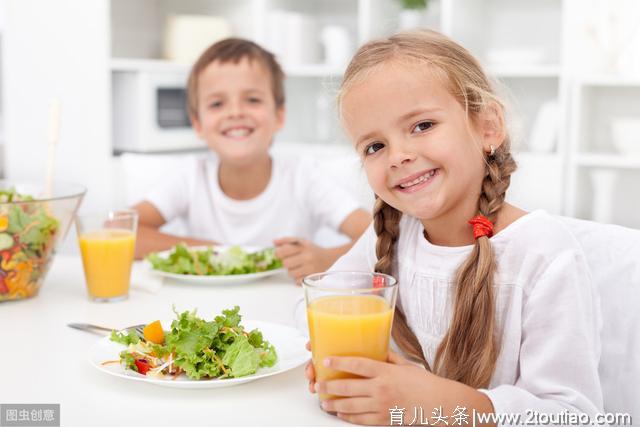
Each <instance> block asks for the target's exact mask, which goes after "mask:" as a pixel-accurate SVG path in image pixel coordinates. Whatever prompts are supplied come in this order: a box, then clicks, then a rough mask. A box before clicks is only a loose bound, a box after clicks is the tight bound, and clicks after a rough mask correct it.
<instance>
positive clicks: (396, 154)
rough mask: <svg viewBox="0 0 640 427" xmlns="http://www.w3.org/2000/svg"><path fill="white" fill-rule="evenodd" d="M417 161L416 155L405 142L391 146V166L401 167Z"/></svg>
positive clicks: (391, 144)
mask: <svg viewBox="0 0 640 427" xmlns="http://www.w3.org/2000/svg"><path fill="white" fill-rule="evenodd" d="M415 159H416V155H415V153H414V152H413V150H412V149H411V147H409V144H406V143H404V142H399V143H397V142H396V143H393V142H392V143H390V144H389V166H391V167H392V168H393V167H400V166H401V165H403V164H407V163H411V162H412V161H414V160H415Z"/></svg>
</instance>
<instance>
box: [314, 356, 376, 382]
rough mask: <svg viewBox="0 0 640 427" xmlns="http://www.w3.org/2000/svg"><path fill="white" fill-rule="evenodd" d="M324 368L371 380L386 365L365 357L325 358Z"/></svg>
mask: <svg viewBox="0 0 640 427" xmlns="http://www.w3.org/2000/svg"><path fill="white" fill-rule="evenodd" d="M322 363H324V366H326V367H328V368H331V369H334V370H336V371H342V372H350V373H352V374H356V375H359V376H361V377H366V378H373V377H375V376H378V374H380V372H381V371H382V370H383V369H384V368H386V367H387V366H388V364H387V363H384V362H378V361H377V360H372V359H367V358H366V357H336V356H333V357H327V358H326V359H324V360H323V361H322Z"/></svg>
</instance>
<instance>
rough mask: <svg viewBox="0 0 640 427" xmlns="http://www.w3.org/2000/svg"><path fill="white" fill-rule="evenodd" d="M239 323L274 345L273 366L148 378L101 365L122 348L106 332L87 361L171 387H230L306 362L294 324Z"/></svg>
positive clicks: (115, 372)
mask: <svg viewBox="0 0 640 427" xmlns="http://www.w3.org/2000/svg"><path fill="white" fill-rule="evenodd" d="M162 324H163V325H167V324H170V322H162ZM241 325H243V326H244V328H245V330H247V331H251V330H253V329H255V328H258V329H260V331H261V332H262V336H263V337H264V339H265V340H267V341H269V342H270V343H271V344H272V345H273V346H274V347H275V349H276V353H277V354H278V361H277V363H276V364H275V365H274V366H272V367H270V368H260V369H258V371H257V372H256V373H255V374H253V375H247V376H246V377H240V378H228V379H208V380H192V379H189V377H187V376H186V375H184V374H183V375H180V376H179V377H177V378H176V379H175V380H174V379H171V377H169V378H167V379H158V378H150V377H146V376H145V375H141V374H139V373H137V372H134V371H131V370H125V369H124V368H123V367H122V366H121V365H120V364H118V363H110V364H108V365H103V364H102V363H103V362H106V361H109V360H119V359H120V357H119V355H120V352H121V351H122V350H124V349H125V347H124V346H123V345H122V344H118V343H115V342H113V341H110V340H109V337H108V336H106V337H104V338H101V339H100V340H99V341H98V342H97V343H96V344H95V345H94V346H93V347H92V349H91V352H90V355H89V362H90V363H91V364H92V365H93V366H94V367H96V368H97V369H98V370H100V371H102V372H105V373H107V374H109V375H113V376H116V377H120V378H124V379H126V380H132V381H142V382H146V383H150V384H156V385H159V386H165V387H175V388H219V387H230V386H234V385H238V384H243V383H247V382H249V381H255V380H258V379H260V378H266V377H270V376H272V375H277V374H281V373H283V372H286V371H289V370H291V369H294V368H297V367H298V366H300V365H302V364H304V363H306V362H307V361H308V360H309V359H310V357H311V353H309V352H308V351H307V350H306V349H305V348H304V346H305V343H306V342H307V341H308V339H307V338H306V337H304V336H303V335H301V334H300V332H298V330H297V329H295V328H292V327H290V326H285V325H280V324H277V323H269V322H260V321H250V320H243V321H242V323H241Z"/></svg>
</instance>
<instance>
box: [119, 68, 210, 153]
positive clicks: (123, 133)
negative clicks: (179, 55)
mask: <svg viewBox="0 0 640 427" xmlns="http://www.w3.org/2000/svg"><path fill="white" fill-rule="evenodd" d="M186 86H187V72H186V71H185V72H183V71H153V70H123V71H114V72H113V73H112V138H113V149H114V152H115V153H122V152H134V153H154V152H155V153H157V152H163V151H188V150H197V149H205V148H206V144H205V142H204V141H202V140H200V139H199V138H198V136H197V135H196V134H195V132H194V130H193V129H192V127H191V123H190V121H189V115H188V113H187V90H186Z"/></svg>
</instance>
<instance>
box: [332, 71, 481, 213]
mask: <svg viewBox="0 0 640 427" xmlns="http://www.w3.org/2000/svg"><path fill="white" fill-rule="evenodd" d="M425 68H426V67H425V66H424V65H422V66H419V65H412V64H411V63H408V62H394V61H389V62H387V63H385V64H382V65H380V66H379V67H377V68H375V69H372V70H371V72H370V73H369V74H367V76H366V77H365V78H364V79H363V80H361V81H359V82H356V83H355V84H354V85H352V86H350V87H349V88H348V89H347V91H346V92H345V94H344V96H343V98H342V102H341V107H342V118H343V123H344V127H345V129H346V131H347V133H348V134H349V136H350V137H351V139H352V141H353V142H354V144H355V147H356V150H357V151H358V153H359V154H360V156H361V158H362V161H363V165H364V169H365V171H366V173H367V178H368V180H369V184H370V185H371V188H372V189H373V190H374V192H375V193H376V194H377V195H378V196H379V197H380V198H382V200H384V201H385V202H387V203H388V204H389V205H391V206H393V207H394V208H396V209H397V210H399V211H401V212H403V213H406V214H409V215H411V216H414V217H416V218H419V219H422V220H427V221H428V220H433V219H437V218H440V217H441V216H442V215H444V214H448V213H451V212H457V213H458V214H459V215H456V216H461V217H465V216H466V217H467V218H470V217H471V215H473V214H475V212H476V211H477V205H478V198H479V195H480V190H481V184H482V180H483V178H484V176H485V164H484V157H483V144H482V140H481V137H480V135H479V134H478V132H476V131H475V129H474V127H473V126H472V124H471V123H470V122H469V121H468V120H467V117H466V113H465V110H464V107H463V106H462V105H461V104H460V102H458V100H457V99H456V98H454V96H453V95H452V94H451V93H450V92H449V90H448V88H447V86H446V85H445V84H444V83H443V81H442V79H440V78H438V77H436V76H435V74H434V73H430V72H428V71H425ZM423 222H424V221H423Z"/></svg>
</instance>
